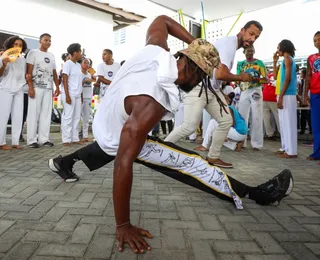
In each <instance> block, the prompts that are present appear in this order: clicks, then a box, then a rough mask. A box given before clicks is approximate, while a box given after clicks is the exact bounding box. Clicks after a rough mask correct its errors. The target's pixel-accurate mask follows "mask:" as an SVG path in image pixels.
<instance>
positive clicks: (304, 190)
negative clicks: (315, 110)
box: [0, 134, 320, 260]
mask: <svg viewBox="0 0 320 260" xmlns="http://www.w3.org/2000/svg"><path fill="white" fill-rule="evenodd" d="M60 138H61V136H60V134H53V141H54V142H55V143H56V146H55V147H53V148H40V149H30V148H27V147H25V149H24V150H22V151H17V150H15V151H8V152H4V151H0V259H1V260H3V259H5V260H9V259H10V260H27V259H28V260H71V259H74V260H75V259H76V260H82V259H96V260H98V259H123V260H131V259H139V260H140V259H141V260H142V259H143V260H158V259H159V260H160V259H161V260H166V259H168V260H173V259H177V260H185V259H188V260H207V259H208V260H211V259H212V260H218V259H219V260H290V259H291V260H293V259H297V260H314V259H319V258H318V257H319V256H320V184H319V176H320V166H318V165H316V163H314V162H308V161H306V160H305V158H306V157H307V155H308V154H309V153H310V152H311V149H312V148H311V147H304V146H302V145H300V146H299V158H298V159H293V160H288V159H278V158H277V157H276V156H275V155H274V153H273V152H274V151H276V150H277V149H278V148H279V142H266V144H265V148H264V150H263V151H261V152H254V151H253V150H252V149H250V148H248V149H245V150H243V151H242V152H240V153H236V152H232V151H229V150H226V149H224V150H223V152H222V159H224V160H226V161H229V162H233V163H234V169H232V170H227V171H226V172H227V173H228V174H230V175H231V176H233V177H235V178H237V179H239V180H240V181H243V182H245V183H247V184H250V185H257V184H260V183H262V182H265V181H266V180H268V179H270V178H272V177H273V176H274V175H276V174H278V173H279V172H280V171H281V170H282V169H284V168H289V169H291V170H292V172H293V175H294V178H295V189H294V192H293V193H292V194H291V196H290V197H288V198H287V199H285V200H284V201H282V202H281V204H280V205H279V206H268V207H261V206H259V205H257V204H255V203H254V202H252V201H250V200H244V208H245V209H244V210H241V211H239V210H236V208H235V206H234V205H233V204H231V203H228V202H225V201H221V200H219V199H217V198H215V197H213V196H212V195H210V194H206V193H204V192H201V191H198V190H196V189H194V188H191V187H189V186H187V185H184V184H181V183H179V182H177V181H175V180H173V179H170V178H168V177H166V176H164V175H162V174H161V173H158V172H154V171H152V170H150V169H148V168H146V167H143V166H140V165H135V166H134V184H133V190H132V195H131V220H132V223H133V224H136V225H139V226H141V227H144V228H145V229H148V230H149V231H150V232H151V234H152V235H153V236H154V238H153V239H152V240H149V241H148V242H149V243H150V245H151V246H152V251H151V252H148V253H146V254H144V255H140V256H137V255H135V254H134V253H132V252H131V250H130V249H128V247H126V250H125V252H124V253H119V252H117V249H116V241H115V226H114V223H115V222H114V212H113V203H112V181H113V180H112V174H113V168H112V167H113V165H112V164H109V165H108V166H107V167H105V168H103V169H100V170H98V171H95V172H91V173H90V172H89V171H88V170H87V168H86V167H85V165H84V164H82V163H81V164H79V163H78V164H77V165H76V167H75V172H76V173H77V174H78V175H80V176H81V180H80V181H79V182H78V183H71V184H68V183H64V182H62V181H61V179H60V178H59V177H58V176H57V175H55V174H54V173H52V172H51V171H50V170H49V169H48V168H47V160H48V159H49V158H51V157H55V156H57V155H59V154H67V153H69V152H71V151H73V150H76V149H77V148H80V146H78V147H72V148H66V147H63V146H62V145H61V139H60ZM181 144H182V145H183V146H184V147H188V148H194V147H195V145H193V144H189V143H187V142H183V143H181Z"/></svg>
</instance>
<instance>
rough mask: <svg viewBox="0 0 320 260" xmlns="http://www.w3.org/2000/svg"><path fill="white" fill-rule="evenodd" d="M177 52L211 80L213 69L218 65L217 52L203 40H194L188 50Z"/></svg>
mask: <svg viewBox="0 0 320 260" xmlns="http://www.w3.org/2000/svg"><path fill="white" fill-rule="evenodd" d="M178 52H180V53H183V54H184V55H186V56H187V57H188V58H190V59H191V60H192V61H193V62H194V63H195V64H197V65H198V66H199V67H200V69H202V70H203V71H204V72H205V73H206V74H207V75H208V76H209V77H210V78H212V75H213V69H214V68H217V67H218V66H219V65H220V57H219V52H218V50H217V49H216V48H215V47H214V46H213V45H212V44H211V43H209V42H208V41H206V40H204V39H196V40H194V41H193V42H192V43H190V44H189V46H188V48H186V49H184V50H181V51H178Z"/></svg>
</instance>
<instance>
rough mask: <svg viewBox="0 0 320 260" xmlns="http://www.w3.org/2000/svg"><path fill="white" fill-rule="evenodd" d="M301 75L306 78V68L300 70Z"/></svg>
mask: <svg viewBox="0 0 320 260" xmlns="http://www.w3.org/2000/svg"><path fill="white" fill-rule="evenodd" d="M301 73H302V74H303V76H307V68H302V69H301Z"/></svg>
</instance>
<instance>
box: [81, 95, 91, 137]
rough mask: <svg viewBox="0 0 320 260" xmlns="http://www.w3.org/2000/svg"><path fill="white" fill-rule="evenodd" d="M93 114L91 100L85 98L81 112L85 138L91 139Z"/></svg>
mask: <svg viewBox="0 0 320 260" xmlns="http://www.w3.org/2000/svg"><path fill="white" fill-rule="evenodd" d="M91 114H92V109H91V98H84V99H83V104H82V110H81V117H82V135H83V138H88V137H89V120H90V116H91Z"/></svg>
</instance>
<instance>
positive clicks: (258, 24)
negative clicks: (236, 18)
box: [243, 20, 263, 32]
mask: <svg viewBox="0 0 320 260" xmlns="http://www.w3.org/2000/svg"><path fill="white" fill-rule="evenodd" d="M251 25H254V26H255V27H257V28H258V29H259V30H260V31H261V32H262V31H263V27H262V25H261V23H259V22H258V21H255V20H251V21H249V22H247V23H246V24H245V25H244V27H243V28H244V29H245V30H247V29H248V28H250V26H251Z"/></svg>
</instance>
